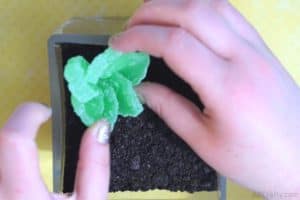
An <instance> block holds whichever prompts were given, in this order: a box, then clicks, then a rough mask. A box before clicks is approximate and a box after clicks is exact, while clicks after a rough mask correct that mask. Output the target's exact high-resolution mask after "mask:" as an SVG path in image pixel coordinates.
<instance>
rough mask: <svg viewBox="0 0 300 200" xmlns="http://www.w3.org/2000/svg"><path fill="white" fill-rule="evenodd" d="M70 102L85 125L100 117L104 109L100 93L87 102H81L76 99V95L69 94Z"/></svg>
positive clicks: (102, 96)
mask: <svg viewBox="0 0 300 200" xmlns="http://www.w3.org/2000/svg"><path fill="white" fill-rule="evenodd" d="M71 104H72V106H73V108H74V111H75V113H76V114H77V115H78V116H79V117H80V119H81V121H82V122H83V123H84V124H85V125H86V126H91V125H93V124H94V123H95V122H96V121H97V119H100V118H101V117H102V113H103V110H104V95H103V94H102V93H100V94H99V95H98V96H96V97H95V98H93V99H92V100H90V101H88V102H87V103H81V102H80V101H79V100H78V99H76V97H74V96H71ZM95 111H97V112H95Z"/></svg>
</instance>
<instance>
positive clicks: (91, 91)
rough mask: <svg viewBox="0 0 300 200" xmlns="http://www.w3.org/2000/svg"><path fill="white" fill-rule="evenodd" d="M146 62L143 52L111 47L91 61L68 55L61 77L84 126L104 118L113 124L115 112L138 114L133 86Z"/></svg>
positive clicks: (147, 64)
mask: <svg viewBox="0 0 300 200" xmlns="http://www.w3.org/2000/svg"><path fill="white" fill-rule="evenodd" d="M149 64H150V57H149V55H147V54H145V53H141V52H133V53H122V52H119V51H116V50H113V49H112V48H108V49H106V50H105V51H104V52H103V53H102V54H99V55H98V56H96V57H95V58H94V60H93V61H92V62H91V63H88V62H87V61H86V60H85V59H84V58H83V57H82V56H76V57H73V58H70V59H69V60H68V62H67V64H66V66H65V70H64V77H65V79H66V81H67V82H68V89H69V91H70V92H71V104H72V107H73V109H74V112H75V113H76V114H77V115H78V116H79V117H80V119H81V121H82V122H83V123H84V124H85V125H86V126H91V125H92V124H94V123H95V122H96V121H98V120H99V119H106V120H108V121H109V122H110V123H111V125H112V127H113V126H114V124H115V123H116V121H117V118H118V115H121V116H123V117H128V116H131V117H136V116H138V115H139V114H140V113H141V112H142V111H143V106H142V104H141V102H140V100H139V98H138V96H137V94H136V92H135V90H134V87H135V86H137V85H139V84H140V83H141V81H142V80H143V79H144V78H145V76H146V74H147V71H148V67H149Z"/></svg>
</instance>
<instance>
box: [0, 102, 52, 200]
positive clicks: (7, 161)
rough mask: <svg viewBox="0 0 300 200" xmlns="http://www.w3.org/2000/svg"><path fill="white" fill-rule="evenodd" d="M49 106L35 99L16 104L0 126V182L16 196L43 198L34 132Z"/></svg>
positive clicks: (3, 187)
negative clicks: (4, 122) (36, 101)
mask: <svg viewBox="0 0 300 200" xmlns="http://www.w3.org/2000/svg"><path fill="white" fill-rule="evenodd" d="M50 115H51V110H50V109H49V108H47V107H45V106H43V105H41V104H38V103H26V104H23V105H21V106H19V107H18V108H17V109H16V111H15V112H14V113H13V114H12V116H11V117H10V118H9V120H8V121H7V123H6V124H5V125H4V127H3V128H2V129H0V164H1V165H0V178H1V179H0V184H1V188H2V189H4V190H5V192H9V193H10V194H13V195H16V196H17V197H19V198H18V199H37V198H39V199H46V198H47V197H48V198H49V196H48V195H49V194H48V192H47V190H46V187H45V186H44V183H43V181H42V178H41V176H40V171H39V162H38V153H37V147H36V144H35V141H34V138H35V135H36V134H37V131H38V129H39V127H40V126H41V124H42V123H44V122H45V121H47V120H48V119H49V117H50Z"/></svg>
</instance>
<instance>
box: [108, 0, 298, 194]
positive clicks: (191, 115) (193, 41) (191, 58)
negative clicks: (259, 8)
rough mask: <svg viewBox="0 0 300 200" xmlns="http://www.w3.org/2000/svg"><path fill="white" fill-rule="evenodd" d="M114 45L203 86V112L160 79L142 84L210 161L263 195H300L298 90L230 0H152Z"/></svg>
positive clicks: (163, 113)
mask: <svg viewBox="0 0 300 200" xmlns="http://www.w3.org/2000/svg"><path fill="white" fill-rule="evenodd" d="M282 28H284V27H282ZM274 31H276V30H274ZM110 44H111V46H112V47H113V48H116V49H118V50H121V51H137V50H138V51H145V52H149V53H150V54H152V55H154V56H157V57H162V58H163V59H164V60H165V61H166V62H167V63H168V65H169V67H170V68H171V69H172V70H173V71H174V72H175V73H177V74H178V75H179V76H180V77H182V78H183V79H184V80H185V81H186V82H188V83H189V84H190V86H191V87H192V88H193V89H194V90H195V91H196V92H197V93H198V95H199V97H200V98H201V100H202V101H203V103H204V104H205V110H204V112H200V110H199V109H197V108H196V107H195V105H193V104H192V103H191V102H189V101H188V100H187V99H185V98H183V97H182V96H180V95H178V94H175V93H174V92H173V91H171V90H170V89H168V88H166V87H163V86H161V85H158V84H154V83H146V84H144V85H143V86H141V87H139V88H138V91H139V93H140V94H141V95H142V96H143V97H144V100H145V101H146V104H147V105H148V106H149V107H151V108H152V109H153V110H154V111H155V112H157V113H158V114H159V115H160V116H161V117H162V118H163V119H164V120H165V121H166V123H167V124H168V125H169V126H170V127H171V128H172V129H173V130H174V131H175V132H176V133H177V134H178V135H179V136H180V137H181V138H182V139H183V140H185V141H186V142H187V143H188V144H189V145H190V146H191V147H192V148H193V149H194V151H195V152H197V153H198V155H199V156H201V157H202V158H203V159H204V160H205V161H206V162H207V163H208V164H210V165H211V166H213V167H214V168H215V169H216V170H217V171H219V172H220V173H221V174H223V175H225V176H227V177H229V178H231V179H233V180H235V181H236V182H238V183H240V184H242V185H244V186H247V187H249V188H251V189H253V190H255V191H257V192H260V193H264V194H265V195H266V196H268V195H270V197H272V196H271V195H272V194H274V192H276V194H290V195H291V196H293V195H294V198H295V199H296V198H298V199H299V198H300V176H299V169H300V148H299V147H300V90H299V88H298V87H297V85H296V83H295V82H294V81H293V79H292V78H291V77H290V76H289V74H288V73H287V72H286V71H285V69H284V68H283V67H282V65H281V64H280V62H279V61H278V60H277V59H276V58H275V57H274V56H273V55H272V53H271V52H270V51H269V49H268V48H267V47H266V45H265V43H264V42H263V40H262V39H261V38H260V36H259V35H258V33H257V32H256V31H255V30H254V29H253V28H252V27H251V26H250V25H249V24H248V23H247V22H246V20H245V19H244V18H243V17H242V16H241V15H240V14H239V13H238V12H237V11H236V10H235V9H234V8H233V7H232V6H231V5H230V3H228V1H225V0H210V1H208V0H152V1H147V2H146V3H145V4H144V5H142V6H141V8H140V9H138V10H137V12H136V13H135V14H134V16H133V17H132V18H131V20H130V21H129V23H128V29H127V30H126V31H125V32H123V33H121V34H119V35H117V36H115V37H113V38H112V39H111V41H110ZM296 192H298V194H295V193H296ZM295 195H297V196H295ZM291 199H292V198H291Z"/></svg>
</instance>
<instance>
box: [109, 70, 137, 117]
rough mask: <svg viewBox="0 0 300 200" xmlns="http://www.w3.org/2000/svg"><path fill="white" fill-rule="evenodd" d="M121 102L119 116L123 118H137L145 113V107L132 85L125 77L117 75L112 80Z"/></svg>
mask: <svg viewBox="0 0 300 200" xmlns="http://www.w3.org/2000/svg"><path fill="white" fill-rule="evenodd" d="M110 83H111V85H112V86H113V88H114V90H115V92H116V95H117V99H118V102H119V114H120V115H122V116H123V117H128V116H131V117H136V116H138V115H139V114H140V113H141V112H142V111H143V106H142V104H141V103H140V100H139V98H138V96H137V94H136V92H135V90H134V89H133V86H132V83H131V82H130V81H129V80H128V79H126V78H125V77H124V76H123V75H121V74H118V73H116V74H115V75H113V76H112V77H111V79H110Z"/></svg>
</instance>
